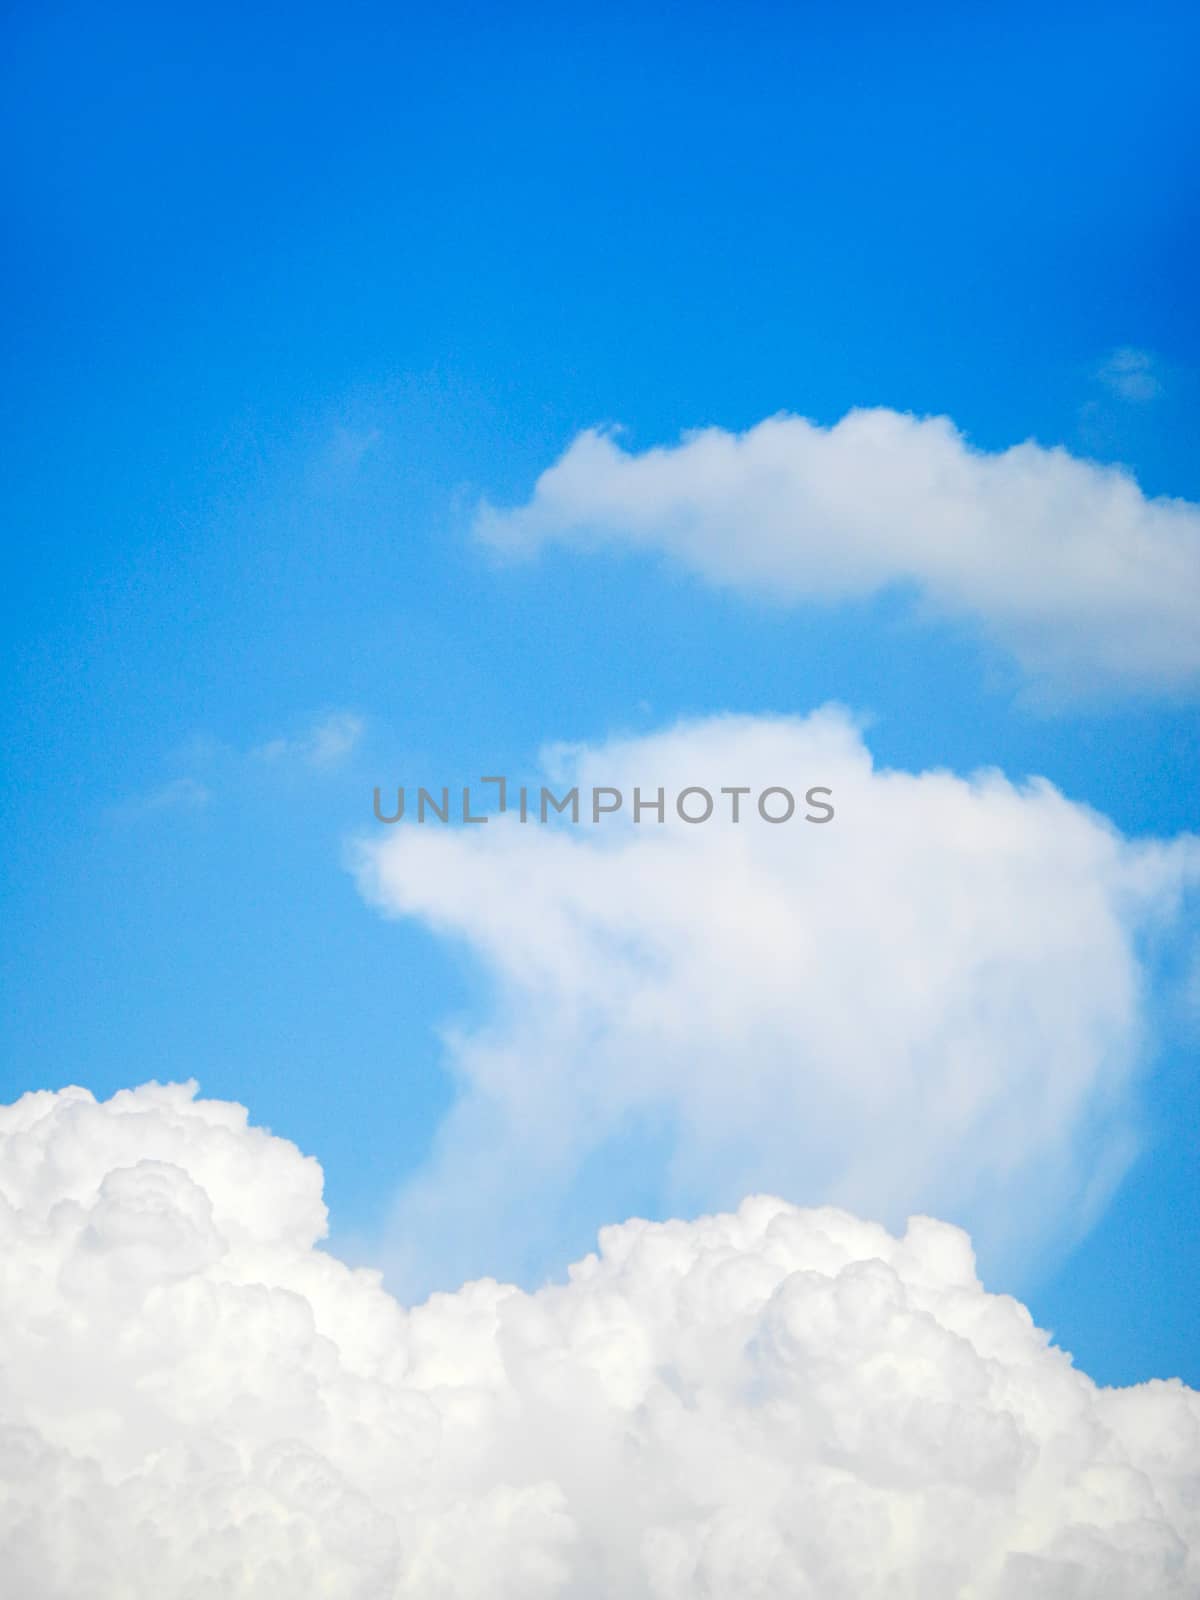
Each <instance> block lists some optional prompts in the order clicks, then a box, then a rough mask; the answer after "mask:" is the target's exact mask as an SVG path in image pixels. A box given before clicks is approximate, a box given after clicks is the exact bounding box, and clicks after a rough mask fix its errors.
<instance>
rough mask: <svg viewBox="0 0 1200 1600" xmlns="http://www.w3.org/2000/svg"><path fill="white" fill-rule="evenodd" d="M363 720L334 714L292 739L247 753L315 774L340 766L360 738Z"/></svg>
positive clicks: (349, 713) (349, 714) (344, 713)
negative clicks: (297, 765)
mask: <svg viewBox="0 0 1200 1600" xmlns="http://www.w3.org/2000/svg"><path fill="white" fill-rule="evenodd" d="M365 727H366V722H365V719H364V718H362V717H360V716H358V715H357V714H356V713H354V712H352V711H335V712H332V713H331V714H330V715H329V716H327V717H323V718H322V719H321V720H320V721H319V722H315V723H314V724H313V725H312V727H310V728H308V729H307V730H306V731H305V732H304V733H302V734H299V735H297V736H296V737H295V738H277V739H269V740H267V742H266V743H265V744H261V745H256V746H255V748H254V749H253V750H252V751H251V752H250V755H251V757H252V759H254V760H256V761H296V762H300V763H302V764H303V765H304V766H307V767H313V768H315V769H316V770H318V771H323V772H324V771H329V770H330V769H332V768H334V767H337V766H340V765H341V763H342V762H343V761H345V760H346V759H347V757H348V756H350V755H351V754H352V753H353V751H354V750H355V748H356V746H357V745H358V742H359V740H360V739H361V738H362V735H363V729H364V728H365Z"/></svg>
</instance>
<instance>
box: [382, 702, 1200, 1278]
mask: <svg viewBox="0 0 1200 1600" xmlns="http://www.w3.org/2000/svg"><path fill="white" fill-rule="evenodd" d="M551 765H552V767H553V769H554V783H553V789H554V792H555V794H557V795H561V794H562V792H563V791H564V790H565V789H566V787H567V786H568V785H569V784H578V785H579V786H580V788H581V790H582V791H584V792H585V793H586V792H587V791H589V790H590V789H591V787H593V786H597V785H611V786H614V787H616V788H618V789H620V790H621V791H622V792H623V794H624V795H625V797H626V800H625V806H624V809H623V810H622V811H621V812H620V813H619V814H618V815H617V816H615V817H613V818H609V819H606V820H605V821H603V822H602V823H601V824H599V825H592V824H590V823H589V822H587V821H581V822H580V823H579V824H578V825H576V826H569V825H568V826H564V827H558V828H543V827H541V826H532V825H528V824H527V825H524V826H523V825H521V824H520V823H519V822H518V821H517V820H516V818H515V817H514V816H513V815H512V814H511V813H510V814H509V815H508V816H506V817H503V818H499V819H494V820H493V821H492V822H491V823H489V824H488V825H487V826H485V827H476V828H457V829H449V828H446V829H443V828H440V827H430V826H428V825H425V826H419V825H416V824H410V823H408V822H404V823H401V824H399V825H397V826H396V827H394V828H380V827H378V826H376V827H375V829H374V832H373V833H372V834H371V835H369V836H368V838H367V839H366V840H364V841H363V843H362V846H361V849H360V851H359V855H358V858H357V867H358V872H359V876H360V882H361V884H362V887H363V889H364V892H365V893H367V894H368V896H369V897H370V898H371V899H372V900H373V901H374V902H375V903H376V904H378V905H379V906H381V907H382V908H383V909H384V910H385V911H387V912H388V913H391V914H394V915H404V916H413V917H418V918H421V919H423V920H425V921H426V922H427V923H428V924H429V926H430V927H431V928H432V929H433V930H435V931H436V932H438V933H439V934H441V935H443V936H445V935H447V934H448V935H451V936H453V937H456V938H459V939H461V940H464V941H466V943H467V944H468V945H469V947H470V949H471V950H472V952H473V953H474V954H475V955H476V957H477V958H478V960H479V962H480V964H481V966H482V970H483V971H484V973H485V974H486V976H487V978H488V980H489V983H488V988H487V994H488V995H489V996H490V999H489V1002H488V1006H487V1009H486V1011H484V1012H483V1013H481V1014H479V1015H478V1016H476V1017H474V1018H473V1019H472V1025H471V1027H469V1028H460V1029H458V1030H457V1031H454V1032H452V1033H451V1034H450V1035H449V1036H448V1050H449V1065H450V1067H451V1069H452V1071H453V1073H454V1076H455V1078H456V1080H457V1082H458V1083H459V1085H460V1090H461V1093H460V1098H459V1101H458V1104H457V1106H456V1107H455V1109H454V1111H453V1112H452V1113H451V1115H450V1117H449V1119H448V1120H447V1122H446V1124H445V1125H444V1127H443V1129H442V1131H441V1135H440V1138H439V1142H438V1145H437V1148H436V1150H435V1152H434V1155H433V1158H432V1161H431V1163H430V1166H429V1169H428V1171H427V1172H425V1173H424V1174H423V1175H422V1176H420V1177H419V1178H418V1179H416V1180H415V1181H414V1182H413V1183H412V1184H411V1185H410V1186H409V1188H408V1189H407V1191H406V1192H405V1194H404V1196H403V1198H402V1201H401V1204H400V1211H399V1217H398V1223H397V1237H396V1241H395V1252H396V1270H397V1271H398V1272H401V1273H402V1274H403V1276H402V1278H401V1280H400V1281H403V1282H405V1283H406V1284H411V1285H414V1286H416V1287H418V1288H422V1287H425V1286H426V1285H428V1284H429V1283H430V1282H431V1281H432V1282H433V1284H434V1285H435V1286H439V1287H440V1286H443V1285H444V1284H446V1283H447V1282H456V1281H459V1279H460V1278H461V1277H465V1276H473V1275H475V1274H476V1273H478V1272H480V1271H483V1270H490V1271H497V1270H502V1271H503V1272H505V1273H514V1274H516V1275H517V1276H521V1277H524V1276H525V1275H526V1274H527V1273H528V1272H530V1271H531V1270H534V1271H536V1270H537V1268H538V1267H539V1266H543V1265H545V1263H546V1262H547V1261H553V1260H561V1259H563V1256H562V1253H561V1251H562V1243H563V1240H562V1237H561V1236H558V1237H556V1236H553V1232H552V1230H553V1229H554V1228H555V1227H556V1226H560V1225H561V1223H562V1219H563V1217H564V1216H565V1215H566V1216H576V1217H581V1218H582V1221H583V1224H584V1225H583V1226H581V1227H580V1228H579V1230H578V1234H577V1235H576V1237H577V1238H578V1240H579V1243H572V1242H571V1239H570V1238H569V1237H568V1240H567V1245H568V1248H570V1249H576V1248H579V1247H580V1243H581V1242H582V1240H583V1239H586V1238H587V1237H589V1236H590V1233H591V1231H592V1229H593V1228H594V1226H595V1225H598V1223H600V1222H601V1221H603V1220H605V1219H606V1218H607V1217H609V1216H612V1215H619V1214H624V1213H626V1212H627V1211H628V1210H631V1209H651V1210H658V1209H660V1208H661V1209H666V1210H668V1211H670V1212H677V1211H687V1212H691V1211H694V1210H701V1209H703V1210H707V1209H711V1208H713V1207H725V1206H729V1205H733V1204H736V1203H737V1201H738V1200H739V1199H740V1198H741V1196H742V1195H744V1194H746V1193H748V1192H750V1191H752V1190H757V1189H768V1190H770V1191H772V1192H775V1193H782V1194H785V1195H787V1196H788V1197H789V1198H791V1199H797V1200H805V1201H817V1200H821V1201H827V1200H832V1201H835V1202H836V1203H838V1204H842V1205H846V1206H848V1207H849V1208H850V1209H853V1210H858V1211H862V1212H865V1213H866V1214H867V1215H870V1216H877V1217H881V1218H883V1220H885V1221H887V1222H889V1223H892V1224H896V1223H898V1222H902V1221H903V1219H904V1217H905V1216H906V1215H907V1214H908V1213H909V1212H910V1211H914V1210H921V1211H931V1212H933V1213H934V1214H935V1215H940V1216H949V1217H951V1218H953V1219H954V1220H955V1221H965V1222H967V1223H969V1225H970V1226H971V1228H972V1231H973V1232H975V1233H976V1234H977V1235H978V1236H979V1239H980V1246H981V1250H982V1252H983V1256H984V1259H985V1260H986V1261H987V1262H988V1264H989V1270H1003V1271H1005V1272H1008V1271H1011V1270H1013V1269H1014V1266H1015V1263H1016V1262H1017V1261H1018V1260H1021V1261H1025V1262H1028V1260H1029V1259H1030V1258H1031V1256H1032V1255H1033V1254H1034V1253H1036V1251H1037V1249H1038V1248H1039V1247H1040V1246H1043V1245H1046V1244H1054V1245H1058V1244H1061V1243H1063V1242H1069V1241H1071V1240H1073V1238H1074V1237H1075V1236H1077V1233H1078V1231H1079V1230H1080V1229H1081V1228H1083V1227H1085V1226H1086V1225H1087V1222H1088V1220H1089V1218H1090V1217H1091V1215H1092V1214H1093V1213H1094V1210H1095V1208H1096V1207H1097V1206H1098V1205H1099V1204H1100V1203H1101V1202H1102V1201H1103V1199H1104V1198H1105V1197H1106V1196H1107V1193H1108V1192H1109V1190H1110V1188H1111V1185H1112V1184H1113V1182H1115V1180H1116V1179H1117V1177H1119V1175H1120V1173H1121V1171H1122V1169H1123V1167H1124V1166H1125V1164H1126V1163H1127V1161H1128V1159H1129V1157H1130V1155H1131V1153H1132V1151H1133V1148H1134V1143H1135V1140H1136V1133H1137V1123H1136V1115H1135V1113H1134V1112H1133V1110H1132V1109H1131V1105H1130V1094H1129V1089H1130V1084H1131V1081H1132V1078H1133V1075H1134V1073H1135V1071H1136V1069H1137V1068H1138V1066H1139V1065H1140V1064H1141V1063H1142V1062H1144V1060H1145V1057H1146V1048H1147V1042H1146V1037H1145V1035H1146V1029H1145V1015H1146V1006H1145V1001H1146V990H1147V985H1148V975H1147V972H1146V970H1145V968H1144V966H1143V962H1142V960H1141V958H1140V955H1139V949H1140V946H1141V944H1142V941H1143V935H1144V934H1145V933H1146V932H1147V931H1148V930H1149V929H1151V928H1152V927H1154V926H1155V925H1161V926H1167V925H1169V924H1170V921H1171V919H1172V917H1173V916H1174V915H1175V913H1176V910H1177V908H1178V903H1179V900H1180V897H1181V894H1182V893H1183V892H1184V890H1185V887H1186V885H1187V884H1188V883H1189V882H1192V883H1194V882H1195V881H1196V880H1197V879H1198V878H1200V841H1197V840H1195V839H1192V838H1189V837H1185V838H1182V839H1180V840H1177V841H1175V842H1172V843H1163V844H1160V843H1156V842H1138V843H1134V842H1130V841H1127V840H1125V839H1124V838H1122V837H1121V835H1120V834H1119V833H1118V832H1117V831H1116V830H1115V829H1114V828H1113V827H1111V826H1110V825H1109V824H1108V823H1106V822H1105V821H1104V820H1103V819H1102V818H1100V817H1098V816H1097V815H1096V814H1095V813H1093V812H1091V811H1089V810H1087V809H1086V808H1084V807H1082V806H1079V805H1075V804H1073V803H1072V802H1070V801H1069V800H1067V799H1065V798H1064V797H1063V796H1062V795H1061V794H1059V793H1058V792H1057V791H1056V790H1055V789H1054V788H1052V787H1051V786H1050V785H1049V784H1047V783H1045V782H1033V783H1031V784H1028V785H1026V786H1017V785H1014V784H1012V783H1010V782H1008V781H1007V780H1006V779H1005V778H1003V777H1002V776H1001V775H1000V774H998V773H994V772H992V773H982V774H979V775H977V776H975V777H973V778H970V779H966V778H960V777H956V776H954V775H952V774H950V773H946V772H926V773H921V774H912V773H905V772H889V771H880V770H877V769H876V768H875V767H874V766H873V764H872V761H871V757H870V754H869V752H868V750H867V748H866V745H865V743H864V741H863V737H862V735H861V733H860V732H859V730H858V728H857V727H856V726H855V725H854V723H853V722H852V721H851V720H850V718H849V717H848V716H847V715H846V714H845V713H843V712H840V711H837V710H832V709H831V710H826V711H822V712H819V713H817V714H814V715H812V716H810V717H806V718H763V717H717V718H712V719H708V720H705V721H702V722H693V723H685V724H682V725H679V726H677V727H675V728H672V729H669V730H667V731H665V732H662V733H658V734H653V735H649V736H646V737H643V738H634V739H630V740H619V739H618V740H614V741H612V742H610V743H608V744H605V745H601V746H598V747H590V748H585V749H577V750H571V751H558V752H555V753H553V760H552V762H551ZM635 785H641V786H644V787H645V789H646V790H647V791H648V792H650V793H653V792H654V791H655V790H656V789H657V787H658V786H660V785H661V786H663V787H664V788H665V790H666V793H667V795H669V796H671V797H674V796H676V795H677V794H678V793H679V791H680V790H682V789H683V788H685V787H687V786H691V785H701V786H705V787H707V788H708V789H709V790H710V791H711V792H712V793H713V794H716V792H717V790H718V789H720V788H721V787H722V786H725V785H747V786H751V787H752V788H753V790H754V792H755V794H758V793H759V792H760V791H762V790H763V789H765V788H766V787H767V786H772V785H790V787H791V788H792V790H793V791H794V792H795V793H796V794H797V795H803V794H804V792H805V791H806V789H807V788H808V787H809V786H810V785H813V786H816V785H820V786H828V787H831V788H832V790H833V800H834V804H835V806H836V817H835V819H834V820H833V821H832V822H830V823H827V824H825V825H821V826H812V825H809V824H807V823H806V822H804V821H803V820H802V819H801V817H800V816H799V814H797V817H796V818H795V819H793V820H792V821H790V822H788V823H786V824H783V825H773V824H768V823H766V822H764V821H762V820H761V818H760V817H759V816H758V813H757V808H756V806H753V805H749V804H748V805H747V809H746V811H745V816H744V820H743V821H742V822H741V823H740V824H738V825H733V824H732V823H731V822H730V821H729V808H730V802H729V801H727V800H722V801H721V810H720V815H719V816H717V815H714V818H713V819H712V820H711V821H710V822H708V823H705V824H703V825H700V826H692V825H688V824H686V823H684V822H681V821H680V820H679V819H678V817H677V815H676V814H675V810H674V808H673V807H672V806H671V805H670V803H669V802H668V804H667V816H666V820H665V821H664V823H662V824H661V825H659V824H657V823H655V822H653V821H646V820H644V819H643V821H642V822H641V823H640V824H638V825H634V824H633V823H632V822H631V821H630V818H629V811H630V799H629V797H630V796H631V795H632V792H633V788H634V786H635ZM691 803H692V806H693V809H694V807H695V801H694V799H693V801H692V802H691ZM588 814H589V813H588V811H587V809H586V806H585V811H584V815H585V816H586V815H588ZM722 819H723V820H722ZM614 1151H615V1152H617V1154H616V1156H615V1157H614V1159H612V1160H606V1159H604V1157H605V1153H606V1152H607V1153H610V1154H611V1153H612V1152H614ZM659 1174H661V1184H660V1185H659V1186H657V1187H653V1188H651V1187H650V1185H651V1184H658V1181H659V1180H658V1177H657V1175H659ZM432 1237H436V1239H437V1252H438V1270H439V1271H440V1272H441V1273H442V1274H443V1276H441V1277H436V1276H435V1277H433V1278H432V1280H431V1277H430V1275H429V1273H428V1272H427V1271H425V1270H423V1269H424V1267H425V1263H422V1262H418V1263H416V1264H415V1265H414V1266H413V1267H412V1268H411V1269H410V1268H409V1267H408V1266H406V1265H405V1258H406V1257H408V1256H410V1255H411V1254H412V1253H413V1252H414V1251H416V1250H419V1247H420V1244H421V1241H422V1240H423V1239H425V1238H432ZM446 1273H450V1274H452V1276H449V1277H447V1276H445V1274H446Z"/></svg>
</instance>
